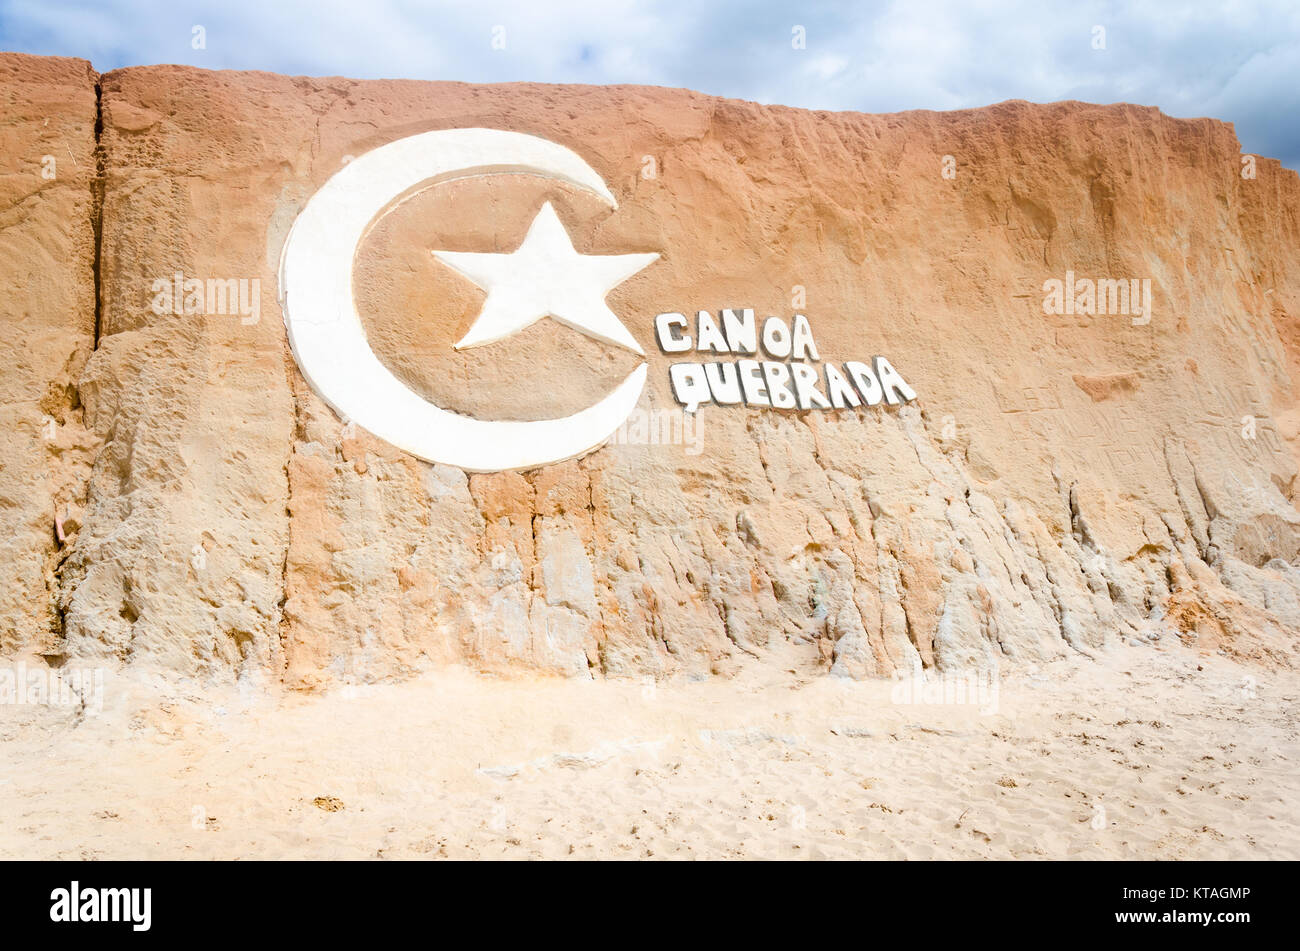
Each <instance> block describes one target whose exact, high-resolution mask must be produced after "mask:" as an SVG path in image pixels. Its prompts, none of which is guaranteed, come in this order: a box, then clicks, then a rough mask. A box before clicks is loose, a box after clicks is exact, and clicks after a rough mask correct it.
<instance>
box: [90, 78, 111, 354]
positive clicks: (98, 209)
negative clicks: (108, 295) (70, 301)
mask: <svg viewBox="0 0 1300 951" xmlns="http://www.w3.org/2000/svg"><path fill="white" fill-rule="evenodd" d="M107 158H108V156H107V154H106V152H105V149H104V84H103V83H101V82H100V81H99V77H98V76H96V77H95V177H94V178H92V179H91V181H90V230H91V234H92V236H93V238H94V243H95V247H94V252H93V254H94V256H93V258H92V259H91V264H90V269H91V270H90V273H91V281H92V284H93V287H94V294H95V339H94V348H93V349H95V350H98V349H99V337H100V333H101V328H102V327H103V317H104V304H103V282H102V280H101V276H100V270H101V265H102V263H103V247H104V192H105V190H106V188H105V168H106V166H107V164H108V162H107Z"/></svg>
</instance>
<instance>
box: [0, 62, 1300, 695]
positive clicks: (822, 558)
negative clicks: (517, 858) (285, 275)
mask: <svg viewBox="0 0 1300 951" xmlns="http://www.w3.org/2000/svg"><path fill="white" fill-rule="evenodd" d="M0 96H3V100H4V103H5V108H4V110H3V111H2V112H0V156H2V158H3V168H2V169H0V300H2V301H3V308H4V326H5V330H6V332H5V334H4V335H3V338H2V339H0V348H3V359H2V360H0V392H2V393H3V399H2V400H0V410H2V411H3V413H4V425H3V426H0V439H3V441H4V445H3V451H2V452H0V511H3V513H4V529H5V531H4V532H3V537H0V577H3V578H4V579H5V583H4V585H3V586H2V588H0V653H3V654H5V655H7V656H13V657H19V656H22V657H28V656H31V655H41V656H42V657H44V658H46V660H47V661H48V662H50V663H55V664H58V663H64V662H76V663H78V664H83V663H99V664H111V665H117V664H123V665H141V666H147V667H150V668H156V669H158V670H161V671H165V672H171V673H176V674H180V675H186V676H197V677H201V678H210V679H213V680H231V679H234V678H237V677H238V678H245V677H247V678H256V679H258V680H260V681H262V682H265V683H267V684H268V685H270V684H285V685H288V686H290V687H315V686H325V685H329V684H331V683H358V682H369V681H374V680H380V679H387V678H393V677H400V676H403V675H407V674H410V673H412V672H414V671H417V670H421V669H424V668H428V667H434V666H440V665H447V664H465V665H468V666H471V667H473V668H478V669H483V670H491V671H496V672H501V673H513V672H528V671H536V672H550V673H558V674H564V675H571V676H577V677H603V676H610V677H621V676H638V677H641V676H655V677H660V676H672V675H684V676H703V675H708V674H720V675H729V674H733V673H736V672H737V671H739V670H741V669H743V668H745V667H747V666H751V665H779V666H778V667H777V668H774V669H780V670H792V671H796V672H798V673H801V674H802V673H808V672H815V671H824V672H827V673H830V674H835V675H843V676H849V677H867V676H873V675H887V674H889V673H891V672H892V671H895V670H912V669H914V668H916V667H917V666H918V665H920V666H922V667H924V668H929V669H938V670H953V669H962V668H969V667H979V668H985V669H988V668H992V669H1000V668H1002V667H1006V666H1012V667H1013V666H1015V665H1019V664H1026V665H1027V664H1038V663H1043V662H1047V661H1051V660H1053V659H1057V658H1061V657H1064V656H1067V655H1071V654H1075V653H1084V654H1095V653H1097V652H1099V651H1101V650H1104V649H1105V648H1106V647H1107V645H1109V644H1114V643H1117V642H1119V641H1128V642H1133V643H1148V642H1153V641H1158V640H1160V639H1162V638H1165V639H1177V640H1180V641H1182V642H1183V643H1185V644H1189V645H1191V646H1194V647H1197V648H1200V649H1203V650H1205V651H1222V652H1224V653H1226V654H1228V655H1230V656H1232V657H1236V658H1240V659H1248V660H1250V661H1253V662H1258V663H1261V664H1264V665H1268V666H1276V665H1288V666H1289V665H1292V664H1293V663H1294V660H1295V656H1296V646H1297V632H1298V631H1300V513H1298V512H1297V510H1296V508H1295V505H1294V492H1295V488H1296V485H1295V480H1296V473H1297V459H1300V402H1298V400H1297V389H1296V387H1297V383H1300V331H1298V330H1297V327H1296V321H1295V315H1296V314H1297V313H1298V312H1300V181H1298V179H1297V175H1296V173H1295V172H1292V171H1289V170H1286V169H1283V168H1281V167H1280V166H1279V164H1278V163H1277V162H1276V161H1273V160H1270V159H1267V158H1258V159H1253V160H1251V162H1253V176H1252V175H1251V174H1250V172H1251V169H1252V165H1251V162H1248V163H1247V164H1245V165H1244V164H1243V161H1242V155H1241V151H1240V145H1239V143H1238V141H1237V139H1236V137H1235V135H1234V133H1233V131H1232V128H1231V126H1230V125H1228V124H1226V123H1223V122H1219V121H1215V120H1212V119H1195V120H1184V119H1173V118H1170V117H1168V116H1165V115H1163V114H1161V113H1160V112H1159V111H1158V110H1156V109H1153V108H1145V107H1140V106H1131V105H1112V106H1097V105H1089V104H1085V103H1078V102H1066V103H1055V104H1051V105H1032V104H1029V103H1025V102H1005V103H1001V104H998V105H994V106H989V107H987V108H982V109H973V110H963V111H958V112H949V113H934V112H909V113H901V114H896V115H864V114H857V113H829V112H811V111H806V110H800V109H790V108H782V107H775V106H761V105H756V104H753V103H748V102H737V101H732V100H726V99H719V98H714V97H710V96H705V95H700V94H698V93H693V92H688V91H684V90H676V89H660V88H647V87H632V86H613V87H587V86H552V85H537V84H507V85H492V86H475V85H466V84H461V83H447V82H412V81H354V80H349V79H340V78H323V79H309V78H302V77H287V76H277V75H271V74H266V73H242V72H208V71H203V70H197V69H191V68H182V67H170V66H160V67H139V68H130V69H124V70H118V71H115V72H111V73H107V74H104V75H102V76H101V75H98V74H96V73H95V72H94V71H93V70H92V69H91V68H90V66H89V64H87V63H84V62H81V61H75V60H64V59H51V58H39V57H30V56H24V55H18V54H0ZM462 127H486V128H493V129H506V130H512V131H517V132H524V133H528V134H531V135H536V136H540V137H541V138H544V139H548V140H551V141H553V142H556V143H559V144H561V145H564V146H566V147H568V148H571V149H572V150H574V151H575V152H576V153H577V154H578V155H580V156H581V157H582V158H583V159H584V160H585V161H586V162H588V163H589V164H590V165H591V166H592V167H593V168H594V169H595V170H596V171H597V172H598V173H599V174H600V176H601V177H602V178H603V179H604V181H605V182H606V183H607V185H608V187H609V189H610V191H611V192H612V193H613V194H614V196H615V197H616V198H617V200H618V206H619V207H618V208H617V210H614V209H611V208H609V207H607V206H605V205H604V204H602V203H600V202H598V201H596V200H595V199H593V198H592V197H591V196H590V195H588V194H587V193H585V192H582V191H579V190H577V189H574V188H571V187H569V186H567V185H564V184H557V183H556V182H553V181H549V180H544V179H540V178H537V177H534V176H529V175H523V174H511V175H502V176H494V177H491V178H478V179H466V180H461V181H456V182H450V183H446V184H444V185H437V186H435V187H432V188H429V189H427V190H425V191H423V192H420V193H418V194H417V195H415V196H414V197H412V198H411V199H410V200H409V201H406V202H404V203H402V204H401V205H399V206H397V207H396V208H395V209H394V210H393V211H392V212H391V214H388V215H386V216H385V217H384V218H382V219H381V220H380V221H379V222H378V223H377V224H376V226H375V227H374V228H373V229H372V231H371V232H370V233H369V235H368V236H367V237H366V239H365V241H364V242H363V243H362V245H361V246H360V247H359V248H358V249H357V257H356V273H355V277H354V293H355V296H356V300H357V304H358V309H359V312H360V314H361V316H362V319H363V323H364V324H365V327H366V331H367V335H368V338H369V341H370V343H371V344H372V346H373V348H374V350H375V352H376V353H377V354H378V356H379V357H380V359H381V360H382V361H383V362H384V363H385V364H386V365H387V366H388V367H390V368H391V369H392V370H393V371H394V373H396V374H397V375H398V376H399V377H400V378H401V379H403V380H404V381H405V382H406V383H407V384H408V385H409V386H410V387H411V388H412V389H414V390H415V391H416V392H418V393H420V395H422V396H424V397H426V398H427V399H429V400H431V401H433V402H435V403H437V404H438V405H440V406H444V407H445V408H448V409H453V410H456V411H458V412H463V413H469V414H474V415H476V416H480V417H483V418H503V419H535V418H549V417H555V416H563V415H565V414H568V413H571V412H573V411H575V410H577V409H580V408H582V407H584V406H587V405H589V404H591V403H592V402H593V401H594V400H596V399H598V398H600V396H602V395H603V394H604V393H606V392H608V390H609V389H610V388H611V387H612V386H614V385H615V384H616V383H617V382H618V381H619V380H621V379H623V378H624V377H625V376H626V375H627V373H628V372H629V371H630V370H631V369H632V368H634V367H635V366H636V365H637V363H638V362H639V358H637V357H636V356H635V355H634V354H631V353H629V352H628V351H626V350H622V349H619V348H615V347H610V346H606V345H604V344H602V343H599V342H597V341H595V340H593V339H591V338H589V337H587V336H584V335H582V334H580V333H578V332H577V331H575V330H573V329H572V328H569V327H566V326H564V325H562V324H560V323H558V322H556V321H554V320H542V321H540V322H538V323H537V324H534V325H533V326H532V327H530V328H528V329H527V330H526V331H524V332H522V333H520V334H518V335H516V336H514V337H511V338H508V339H505V340H501V341H498V342H496V343H493V344H490V345H487V346H484V347H480V348H476V349H474V350H466V351H455V350H453V349H452V345H453V344H454V343H455V342H456V341H457V340H458V339H459V338H460V337H461V336H463V335H464V333H465V331H466V330H467V328H468V327H469V325H470V323H471V322H472V321H473V320H474V318H475V316H476V315H477V313H478V311H479V308H480V307H481V305H482V301H483V292H482V291H481V290H479V289H478V288H477V287H475V286H474V285H473V284H472V283H470V282H469V281H467V280H466V279H465V278H463V277H461V276H459V275H458V274H456V273H455V272H453V271H451V270H450V269H449V268H447V267H445V266H444V265H442V264H440V263H439V262H438V261H436V260H435V259H434V258H433V256H432V255H431V254H430V251H431V250H435V249H439V250H459V251H497V252H508V251H511V250H513V249H514V248H516V247H517V246H518V245H519V243H520V241H521V240H522V239H523V236H524V233H525V231H526V230H527V228H528V225H529V223H530V222H531V221H532V219H533V216H534V215H535V214H536V213H537V210H538V209H539V208H540V207H541V206H542V205H543V203H545V202H547V201H549V202H551V203H552V205H553V206H554V207H555V209H556V211H557V212H558V213H559V216H560V218H561V220H562V222H563V223H564V225H565V227H566V229H567V230H568V232H569V234H570V237H571V239H572V241H573V243H574V246H575V247H576V248H577V250H578V251H580V252H582V253H585V254H621V253H631V252H645V251H657V252H659V254H660V255H661V257H660V259H659V260H658V261H657V262H656V263H655V264H654V265H652V266H650V267H648V268H646V269H645V270H643V271H641V272H639V273H638V274H636V275H634V276H633V277H632V278H630V279H629V280H627V281H626V282H625V283H623V284H621V285H619V286H618V287H617V288H616V289H615V290H614V291H613V292H612V293H611V294H610V295H609V299H608V300H609V304H610V306H611V307H612V309H613V310H614V312H615V313H616V314H617V315H618V316H619V318H620V319H621V320H622V321H623V323H624V324H625V325H626V326H627V328H628V329H629V330H630V331H631V333H632V335H633V336H634V337H635V338H636V339H637V340H638V341H639V342H640V343H641V346H642V347H643V348H644V349H645V351H646V358H645V359H646V362H647V363H648V364H649V375H648V383H647V386H646V389H645V391H644V393H643V395H642V397H641V405H640V407H639V409H640V410H643V411H645V413H646V414H650V413H651V412H652V411H661V412H660V414H659V415H658V416H655V417H649V418H652V419H658V420H663V419H668V420H670V421H671V419H672V418H673V417H672V413H673V412H674V411H675V410H676V409H677V401H676V400H675V399H674V393H673V390H672V388H671V385H670V380H669V366H670V364H672V363H673V362H676V361H678V360H680V359H682V356H681V355H669V354H665V353H663V352H661V350H660V348H659V347H658V346H657V343H656V337H655V328H654V321H655V317H656V315H657V314H660V313H662V312H668V311H676V312H681V313H683V314H686V315H688V316H689V317H690V318H691V323H692V325H693V324H694V319H695V314H696V312H697V311H700V310H703V311H708V312H711V313H712V314H713V315H714V316H715V317H716V316H717V314H718V311H719V310H720V309H722V308H753V309H754V310H755V312H756V314H757V315H759V319H760V320H761V319H762V318H763V317H766V316H768V315H775V316H779V317H781V318H782V319H784V320H787V321H789V320H791V319H792V318H793V316H794V315H795V314H796V313H798V314H804V315H806V317H807V318H808V321H809V324H810V326H811V328H812V331H813V333H814V335H815V340H816V346H817V349H818V351H819V355H820V360H821V361H823V362H827V363H835V364H842V363H843V362H845V361H852V360H862V361H869V360H870V359H871V358H872V357H873V356H875V355H877V354H883V355H886V356H887V357H888V359H889V360H890V362H891V363H892V364H893V366H895V367H896V368H897V369H898V370H899V372H900V373H901V374H902V375H903V376H904V377H905V378H906V380H907V382H908V383H909V384H910V385H911V386H912V387H913V388H914V389H915V390H916V392H917V399H916V400H915V401H913V402H910V403H908V404H906V405H903V406H888V405H881V406H877V407H865V406H864V407H860V408H849V409H841V410H822V409H811V410H807V411H799V410H794V411H784V410H779V409H772V408H765V407H756V406H745V405H707V406H704V407H702V408H701V409H700V410H699V413H698V414H697V416H695V417H693V418H691V420H690V425H689V427H688V428H687V430H686V432H689V434H690V436H691V438H690V439H687V438H681V439H675V438H674V439H669V440H668V441H667V442H666V443H665V442H663V441H659V440H655V441H650V440H648V439H630V440H629V439H623V440H618V441H615V442H614V443H612V444H609V445H606V446H604V447H602V448H599V449H597V450H595V451H593V452H591V453H589V454H587V455H585V456H583V457H581V458H579V459H576V460H572V461H568V462H564V463H559V464H555V465H550V466H544V467H542V468H539V469H536V470H532V471H526V472H506V473H466V472H464V471H461V470H460V469H457V468H454V467H451V466H446V465H431V464H429V463H426V462H423V461H420V460H418V459H416V458H414V457H412V456H409V455H407V454H405V453H403V452H402V451H400V450H397V449H395V448H394V447H392V446H390V445H388V444H386V443H384V442H383V441H381V440H379V439H377V438H375V437H373V436H372V435H370V434H369V433H367V432H366V431H365V430H364V429H362V428H360V427H356V426H347V425H346V423H345V421H344V420H342V419H340V418H339V417H338V416H337V415H336V414H335V413H334V412H333V411H332V410H331V409H330V408H329V407H328V406H326V404H325V403H324V402H323V401H322V400H321V399H320V397H319V396H318V395H317V394H316V393H315V392H313V390H312V388H311V387H310V386H309V385H308V384H307V382H306V380H305V379H304V377H303V376H302V374H301V372H300V370H299V368H298V366H297V365H296V363H295V360H294V357H293V354H292V353H291V351H290V348H289V344H288V339H287V336H286V332H285V326H284V323H283V319H282V314H281V310H280V306H279V302H278V300H277V293H276V288H277V270H278V264H279V259H280V253H281V249H282V247H283V245H284V242H285V239H286V237H287V235H288V232H289V228H290V226H291V225H292V224H293V222H294V220H295V218H296V216H297V214H298V212H299V211H300V210H301V209H302V208H303V206H304V205H305V203H306V202H307V200H308V199H309V198H310V197H311V195H312V194H313V193H314V192H315V191H316V190H317V189H318V188H319V187H320V186H321V185H322V184H323V183H324V182H325V181H326V180H327V179H329V178H330V177H331V176H332V175H334V174H335V173H336V172H337V171H339V169H340V168H342V167H343V166H344V164H345V163H346V162H348V161H349V160H350V159H351V158H353V157H355V156H359V155H361V154H364V153H365V152H367V151H369V150H371V149H373V148H376V147H378V146H381V145H383V144H385V143H388V142H392V141H394V140H396V139H400V138H403V137H405V136H410V135H413V134H416V133H420V132H425V131H429V130H434V129H451V128H462ZM949 156H950V157H951V161H946V157H949ZM51 159H52V162H51ZM945 168H946V169H949V171H950V174H949V175H945V174H944V170H945ZM1243 170H1245V171H1246V172H1247V174H1246V175H1243ZM178 273H180V274H182V275H184V277H185V278H186V279H198V280H213V279H215V280H220V281H228V280H233V281H236V282H241V281H242V282H245V285H244V286H246V287H248V288H252V289H254V290H256V289H258V288H260V296H259V297H257V308H256V313H255V314H253V313H241V312H238V311H236V312H233V313H232V312H226V313H204V312H199V313H185V312H184V309H183V308H175V309H168V308H165V307H158V306H156V293H157V288H158V287H159V286H160V285H159V283H158V282H159V281H162V282H163V284H166V283H167V282H170V281H171V280H172V279H173V276H174V275H176V274H178ZM1067 275H1070V276H1072V277H1073V279H1074V280H1075V281H1080V280H1083V279H1088V280H1091V281H1098V280H1124V281H1126V282H1127V281H1130V280H1134V281H1138V282H1139V285H1140V284H1141V282H1144V281H1146V282H1149V285H1147V286H1149V288H1150V302H1151V305H1150V309H1149V312H1146V313H1143V314H1141V315H1131V314H1125V313H1100V312H1098V313H1089V312H1087V310H1088V308H1086V307H1085V308H1082V309H1080V308H1077V307H1066V308H1064V310H1063V312H1060V313H1057V312H1045V311H1051V310H1054V308H1051V307H1045V304H1044V298H1045V297H1047V296H1048V295H1047V293H1046V292H1045V284H1046V283H1047V282H1049V281H1053V280H1057V281H1062V282H1064V281H1066V280H1067ZM254 282H256V283H254ZM1103 296H1104V295H1103ZM1055 309H1056V310H1060V309H1061V308H1055ZM176 310H180V312H179V313H177V312H175V311H176ZM227 310H230V308H227ZM685 358H686V359H702V360H704V359H711V358H710V357H705V356H698V357H697V356H692V355H686V357H685ZM716 359H719V360H723V361H726V360H729V359H734V358H733V357H726V356H720V357H717V358H716ZM678 422H680V420H678ZM679 431H680V430H679Z"/></svg>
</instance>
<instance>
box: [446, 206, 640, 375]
mask: <svg viewBox="0 0 1300 951" xmlns="http://www.w3.org/2000/svg"><path fill="white" fill-rule="evenodd" d="M432 253H433V256H434V257H435V258H437V259H438V260H439V261H441V262H443V263H444V264H446V265H447V266H448V267H450V268H451V269H452V270H454V271H456V272H457V273H459V274H461V275H463V276H465V277H467V278H469V279H470V280H471V281H473V282H474V283H475V284H477V285H478V286H479V287H481V288H482V289H483V290H485V291H487V300H485V301H484V302H483V310H482V311H481V312H480V313H479V315H478V317H477V318H475V320H474V323H473V324H471V325H470V328H469V330H468V331H467V332H466V334H465V336H464V337H462V338H461V340H460V342H459V343H457V344H456V349H457V350H466V349H468V348H470V347H478V346H482V345H483V344H485V343H492V342H493V341H495V340H500V339H502V338H503V337H508V336H510V335H511V334H514V333H518V332H519V331H521V330H523V329H524V328H525V327H528V326H530V325H532V324H534V323H536V322H537V321H539V320H541V319H542V318H543V317H546V316H550V317H554V318H555V319H556V320H558V321H559V322H560V323H562V324H565V325H567V326H569V327H572V328H573V329H574V330H577V331H579V332H580V333H584V334H586V335H587V336H589V337H594V338H595V339H597V340H602V341H604V342H605V343H610V344H614V345H615V346H619V347H626V348H627V349H628V350H631V351H633V352H634V353H637V354H640V355H641V356H645V351H644V350H642V349H641V346H640V344H638V343H637V342H636V338H634V337H633V336H632V334H630V333H629V332H628V329H627V328H626V327H625V326H623V322H622V321H620V320H619V319H618V317H617V316H616V315H615V314H614V312H613V311H612V310H610V309H609V307H608V306H607V305H606V304H605V295H607V294H608V293H609V292H610V291H612V290H613V289H614V288H615V287H617V286H618V285H619V284H622V283H623V282H624V281H626V280H627V279H628V278H629V277H631V276H632V275H633V274H635V273H636V272H637V271H639V270H641V269H642V268H644V267H646V266H647V265H649V264H651V263H653V262H654V261H655V260H656V259H657V258H658V257H659V255H658V254H657V253H654V252H651V253H649V254H579V253H578V252H577V251H575V250H574V249H573V242H572V241H570V240H569V234H568V232H567V231H565V230H564V225H563V224H561V222H560V217H559V215H557V214H556V213H555V209H554V208H552V207H551V203H550V202H547V203H546V204H545V205H543V206H542V210H541V211H539V212H538V213H537V217H536V218H534V219H533V223H532V224H531V225H529V226H528V234H527V235H525V236H524V241H523V244H521V245H519V248H518V249H517V250H516V251H514V252H512V253H510V254H491V253H480V252H477V251H434V252H432Z"/></svg>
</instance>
